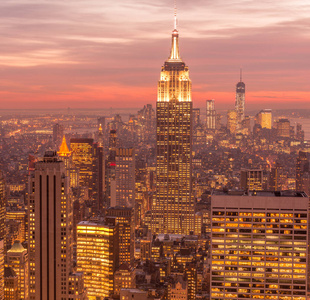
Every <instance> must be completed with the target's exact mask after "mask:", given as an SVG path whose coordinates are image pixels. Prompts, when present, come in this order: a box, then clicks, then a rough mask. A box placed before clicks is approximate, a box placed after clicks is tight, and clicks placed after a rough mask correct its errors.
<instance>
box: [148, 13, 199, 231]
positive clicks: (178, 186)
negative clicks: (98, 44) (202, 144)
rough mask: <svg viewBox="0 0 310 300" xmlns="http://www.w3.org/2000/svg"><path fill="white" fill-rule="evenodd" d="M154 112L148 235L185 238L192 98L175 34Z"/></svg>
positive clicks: (190, 220) (190, 211) (189, 219)
mask: <svg viewBox="0 0 310 300" xmlns="http://www.w3.org/2000/svg"><path fill="white" fill-rule="evenodd" d="M156 112H157V148H156V149H157V165H156V173H157V189H156V199H155V201H154V202H153V206H152V232H153V233H154V234H155V233H165V234H189V233H190V231H192V230H193V229H194V198H193V195H192V185H191V175H192V151H191V148H192V136H191V131H192V98H191V80H190V78H189V72H188V67H187V66H186V65H185V63H184V62H183V60H182V59H181V57H180V53H179V33H178V30H177V28H176V14H175V26H174V30H173V32H172V47H171V53H170V57H169V58H168V60H166V61H165V63H164V66H163V67H162V69H161V74H160V80H159V83H158V99H157V105H156Z"/></svg>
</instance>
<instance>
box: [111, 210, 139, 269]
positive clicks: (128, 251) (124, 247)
mask: <svg viewBox="0 0 310 300" xmlns="http://www.w3.org/2000/svg"><path fill="white" fill-rule="evenodd" d="M106 215H107V216H108V217H115V218H116V222H117V223H118V227H119V228H118V229H119V264H120V265H121V264H124V263H127V264H128V265H129V266H133V262H134V254H135V253H134V252H135V222H134V209H133V208H129V207H110V208H108V209H107V210H106Z"/></svg>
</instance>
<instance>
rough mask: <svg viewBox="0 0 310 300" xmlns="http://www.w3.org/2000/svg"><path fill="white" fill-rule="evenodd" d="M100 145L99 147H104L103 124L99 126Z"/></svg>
mask: <svg viewBox="0 0 310 300" xmlns="http://www.w3.org/2000/svg"><path fill="white" fill-rule="evenodd" d="M98 145H99V147H103V129H102V125H101V124H99V132H98Z"/></svg>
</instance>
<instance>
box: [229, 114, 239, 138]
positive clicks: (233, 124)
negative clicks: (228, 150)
mask: <svg viewBox="0 0 310 300" xmlns="http://www.w3.org/2000/svg"><path fill="white" fill-rule="evenodd" d="M237 126H238V119H237V112H236V110H234V109H230V110H228V111H227V129H228V131H229V132H230V133H231V134H235V133H236V130H237Z"/></svg>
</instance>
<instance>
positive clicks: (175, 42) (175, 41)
mask: <svg viewBox="0 0 310 300" xmlns="http://www.w3.org/2000/svg"><path fill="white" fill-rule="evenodd" d="M177 23H178V22H177V5H176V1H174V29H173V31H172V46H171V53H170V57H169V61H182V60H181V57H180V51H179V32H178V30H177Z"/></svg>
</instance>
